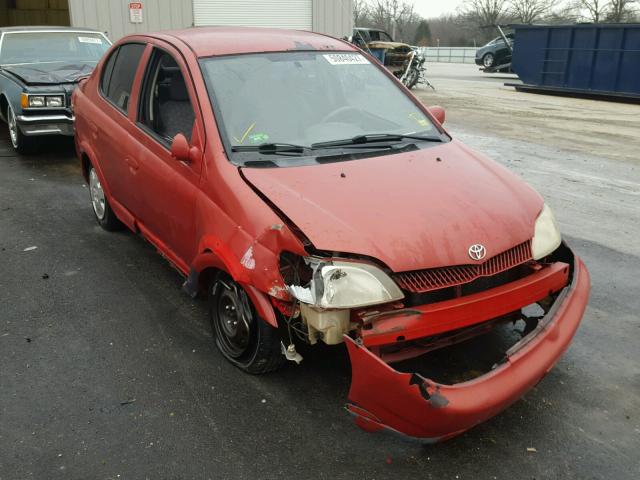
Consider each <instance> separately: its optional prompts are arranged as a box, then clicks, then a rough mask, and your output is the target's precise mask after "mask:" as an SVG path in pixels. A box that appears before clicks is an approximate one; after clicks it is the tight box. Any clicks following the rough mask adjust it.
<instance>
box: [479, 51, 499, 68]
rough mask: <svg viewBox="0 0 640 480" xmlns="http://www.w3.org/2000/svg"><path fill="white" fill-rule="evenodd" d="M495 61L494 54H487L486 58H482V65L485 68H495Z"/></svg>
mask: <svg viewBox="0 0 640 480" xmlns="http://www.w3.org/2000/svg"><path fill="white" fill-rule="evenodd" d="M495 61H496V59H495V57H494V56H493V53H485V54H484V57H482V65H484V67H485V68H491V67H493V64H494V63H495Z"/></svg>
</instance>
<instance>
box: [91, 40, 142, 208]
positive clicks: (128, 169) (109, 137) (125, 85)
mask: <svg viewBox="0 0 640 480" xmlns="http://www.w3.org/2000/svg"><path fill="white" fill-rule="evenodd" d="M145 48H146V44H144V43H125V44H122V45H121V46H119V47H118V48H117V49H115V50H114V51H113V52H112V53H111V54H110V56H109V58H108V60H107V62H106V63H105V66H104V68H103V69H102V72H101V77H100V85H99V87H98V88H99V91H100V96H101V99H100V100H101V101H100V102H99V103H100V104H99V105H98V107H99V108H97V109H96V110H94V112H95V115H94V116H93V117H92V118H89V119H87V121H88V124H89V128H90V129H91V131H92V132H91V135H92V136H93V142H94V144H95V146H96V152H97V154H98V156H99V159H100V167H101V168H102V172H103V174H104V175H105V177H106V181H107V184H108V186H109V190H110V193H111V196H112V197H113V199H115V201H116V202H118V203H119V204H121V205H122V206H124V207H125V208H126V209H127V210H129V211H131V212H133V213H134V215H135V211H134V207H135V204H136V196H137V192H136V190H135V185H134V183H133V180H134V176H135V173H136V168H137V166H136V164H135V160H134V159H133V158H132V156H131V153H132V152H131V147H132V142H131V138H132V137H131V134H132V133H133V132H135V125H134V124H133V122H132V121H131V120H130V119H129V113H130V111H131V109H133V110H134V111H135V106H134V105H132V98H133V94H134V85H135V79H136V76H139V74H141V71H142V69H141V67H140V64H141V63H142V62H141V60H143V56H144V52H145Z"/></svg>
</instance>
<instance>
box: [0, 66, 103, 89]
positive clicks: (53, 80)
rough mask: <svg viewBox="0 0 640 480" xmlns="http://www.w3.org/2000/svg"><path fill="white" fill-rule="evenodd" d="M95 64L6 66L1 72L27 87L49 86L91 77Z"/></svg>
mask: <svg viewBox="0 0 640 480" xmlns="http://www.w3.org/2000/svg"><path fill="white" fill-rule="evenodd" d="M94 68H95V63H93V62H92V63H90V64H86V63H81V64H73V63H58V62H56V63H51V64H47V63H39V64H33V65H7V66H3V67H2V70H3V71H5V72H8V73H10V74H11V75H13V76H15V77H17V78H18V79H20V80H21V81H23V82H24V83H26V84H27V85H51V84H59V83H74V82H77V81H78V80H80V79H81V78H83V77H87V76H89V75H91V72H92V71H93V69H94Z"/></svg>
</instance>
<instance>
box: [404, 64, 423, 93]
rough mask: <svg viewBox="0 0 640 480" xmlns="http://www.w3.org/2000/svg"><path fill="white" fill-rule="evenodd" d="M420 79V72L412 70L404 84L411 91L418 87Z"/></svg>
mask: <svg viewBox="0 0 640 480" xmlns="http://www.w3.org/2000/svg"><path fill="white" fill-rule="evenodd" d="M419 79H420V74H419V73H418V71H417V70H413V69H412V70H411V71H410V72H409V73H408V75H407V77H406V78H405V79H404V84H405V86H406V87H407V88H408V89H409V90H411V89H412V88H413V87H415V86H416V84H417V83H418V80H419Z"/></svg>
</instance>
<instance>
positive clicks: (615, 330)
mask: <svg viewBox="0 0 640 480" xmlns="http://www.w3.org/2000/svg"><path fill="white" fill-rule="evenodd" d="M468 67H469V66H450V65H447V66H444V67H442V66H437V67H432V66H431V65H430V66H429V69H430V79H431V80H432V83H434V84H435V85H436V88H437V89H438V91H437V92H436V93H433V92H430V91H427V90H419V95H420V96H421V97H422V98H423V99H424V100H425V101H426V102H427V103H429V104H434V103H439V104H443V105H444V106H445V107H446V108H447V109H448V111H447V113H448V118H449V121H448V123H447V126H448V127H449V128H450V131H451V132H452V134H454V135H455V136H457V137H458V138H460V139H461V140H463V141H465V142H467V143H468V144H470V145H471V146H473V147H474V148H476V149H478V150H481V151H483V152H485V153H487V154H489V155H490V156H493V157H494V158H495V159H496V160H498V161H500V162H502V163H504V164H506V165H508V166H509V167H510V168H512V169H513V170H515V171H516V172H517V173H519V174H520V175H522V176H523V177H524V178H525V180H527V181H528V182H530V183H531V184H532V185H534V186H535V187H536V188H537V189H539V191H541V193H543V194H544V195H545V197H546V198H547V200H548V202H549V203H550V204H551V205H552V206H553V208H554V210H555V212H556V215H557V217H558V219H559V222H560V225H561V228H562V230H563V232H564V233H565V238H566V239H567V240H568V241H569V242H570V244H571V245H572V246H573V248H574V249H575V250H576V251H577V253H578V254H580V255H581V256H582V257H583V259H584V260H585V262H586V264H587V266H588V268H589V269H590V271H591V275H592V282H593V289H592V295H591V300H590V305H589V307H588V310H587V312H586V315H585V317H584V320H583V324H582V326H581V328H580V329H579V331H578V333H577V335H576V337H575V339H574V342H573V344H572V346H571V348H570V349H569V350H568V352H567V353H566V354H565V356H564V357H563V358H562V359H561V361H560V362H559V363H558V365H557V366H556V368H555V369H554V370H552V371H551V372H550V373H549V375H548V376H547V377H546V378H545V379H544V380H543V381H542V382H541V383H540V384H539V385H538V386H537V387H536V388H535V389H534V390H532V391H531V392H530V393H528V394H527V395H526V396H525V397H524V398H523V399H522V400H521V401H519V402H517V403H516V404H515V405H513V406H512V407H511V408H509V409H508V410H506V411H505V412H503V413H502V414H500V415H498V416H497V417H495V418H494V419H492V420H490V421H488V422H486V423H484V424H482V425H479V426H478V427H476V428H474V429H472V430H471V431H469V432H467V433H466V434H464V435H462V436H460V437H457V438H455V439H453V440H451V441H449V442H446V443H444V444H439V445H435V446H428V447H427V446H421V445H418V444H415V443H411V442H406V441H403V440H400V439H398V438H395V437H392V436H389V435H381V434H378V435H372V434H366V433H364V432H362V431H360V430H359V429H358V428H357V427H355V426H354V425H353V424H352V423H351V421H350V417H349V416H348V414H347V413H346V412H345V411H344V409H343V402H344V399H345V397H346V393H347V390H348V384H349V376H350V373H349V369H348V362H347V360H346V357H345V353H344V351H342V350H341V349H332V350H328V351H327V350H326V349H325V350H324V351H312V352H310V354H309V355H307V356H306V357H305V361H304V362H303V364H302V365H301V366H300V367H289V368H287V369H285V370H284V371H281V372H278V373H276V374H273V375H268V376H263V377H251V376H247V375H243V374H240V373H239V372H238V371H237V370H236V369H234V368H233V367H232V366H230V365H229V364H228V363H226V362H225V361H223V359H222V358H221V356H220V355H219V354H218V353H217V351H216V349H215V347H214V345H213V343H212V341H211V336H210V329H209V325H208V322H207V320H206V304H205V303H204V302H203V301H201V300H195V301H194V300H191V299H190V298H188V297H187V296H185V295H184V294H182V293H181V292H180V288H179V287H180V284H181V278H180V276H179V275H178V274H177V273H176V272H175V271H174V270H173V269H172V268H171V267H170V266H169V265H168V264H167V263H166V262H165V261H164V260H163V259H162V258H161V257H160V256H159V255H157V254H156V253H155V251H154V250H153V248H151V247H150V246H149V245H148V244H146V243H145V242H144V241H143V240H142V239H140V238H138V237H136V236H134V235H133V234H130V233H118V234H108V233H106V232H104V231H102V230H101V229H100V228H99V227H98V226H97V225H96V223H95V221H94V220H93V218H92V212H91V207H90V205H89V200H88V192H87V188H86V187H85V186H84V185H83V182H82V178H81V176H80V172H79V168H78V166H77V162H76V160H75V159H74V158H73V152H72V149H71V147H70V145H69V143H66V142H47V143H46V144H45V145H44V148H43V153H42V154H40V155H38V156H34V157H22V158H20V157H16V156H15V155H13V153H12V152H11V150H10V148H9V147H8V146H7V144H6V142H0V272H2V275H0V446H2V448H1V450H0V479H2V480H13V479H29V478H35V479H57V478H61V479H62V478H64V479H89V478H90V479H116V478H119V479H126V478H130V479H143V478H153V479H159V478H162V479H174V478H175V479H182V478H189V479H200V478H229V479H236V478H237V479H246V478H269V479H271V478H273V479H278V478H300V479H306V478H309V479H312V478H313V479H319V478H327V479H341V478H345V479H351V478H362V479H383V478H401V479H409V478H416V479H418V478H420V479H429V478H434V479H435V478H437V479H465V478H466V479H484V478H487V479H494V478H495V479H512V478H525V479H534V478H535V479H540V478H563V479H564V478H575V479H600V478H602V479H610V478H615V479H636V478H639V477H640V462H639V457H638V453H637V450H638V447H639V446H640V349H639V348H638V344H639V340H640V320H639V319H638V311H640V295H638V291H639V288H638V287H639V284H640V281H639V280H638V272H639V271H640V241H638V238H640V231H639V230H640V221H639V220H640V218H639V217H640V198H639V195H640V170H638V168H639V165H638V162H637V158H635V155H636V154H637V153H636V152H637V151H638V147H640V139H639V138H638V133H639V130H638V129H637V121H638V118H640V115H639V113H640V107H639V106H635V105H626V104H609V103H606V102H596V101H592V100H591V101H589V100H577V99H567V98H558V97H544V96H539V95H530V94H525V93H515V92H513V91H510V90H508V89H505V88H503V87H502V86H501V85H502V82H503V81H504V80H503V79H500V78H496V77H487V76H483V75H482V74H479V72H477V70H476V69H475V68H468ZM479 86H481V87H479ZM473 102H476V103H475V104H474V103H473ZM532 102H533V103H539V102H541V103H544V104H546V105H548V108H550V109H551V110H546V112H552V113H544V112H545V111H544V110H542V113H540V112H538V113H535V114H534V113H533V112H534V111H535V112H537V110H534V107H533V106H531V105H529V104H530V103H532ZM474 105H475V106H474ZM515 106H518V108H517V110H518V112H523V113H522V114H516V113H515ZM530 107H531V108H530ZM604 110H607V111H608V112H609V113H607V116H603V115H604V114H603V113H602V111H604ZM618 110H619V112H620V113H619V114H617V113H616V112H618ZM486 112H491V113H490V114H487V113H486ZM524 112H526V113H531V114H530V115H526V114H524ZM559 112H564V113H563V115H565V117H566V118H565V119H564V120H561V119H560V118H559V117H560V116H561V115H560V113H559ZM574 116H575V117H574ZM605 118H607V119H608V120H606V121H605V120H604V119H605ZM633 122H636V124H635V125H636V126H635V130H634V127H633ZM614 124H615V125H620V128H619V135H620V136H621V137H624V142H622V140H620V138H619V137H617V136H615V135H617V134H618V133H615V132H614V135H613V136H610V135H609V134H608V133H603V131H604V130H603V129H608V128H610V127H611V126H612V125H614ZM607 131H608V130H607ZM6 136H7V135H6V130H4V129H0V137H1V138H2V139H4V138H6ZM584 139H589V143H585V142H584ZM622 143H624V145H622ZM616 145H618V147H619V148H617V149H616V148H615V147H616ZM29 247H37V248H35V249H29ZM25 250H26V251H25ZM532 448H533V449H535V451H530V450H528V449H532Z"/></svg>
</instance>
